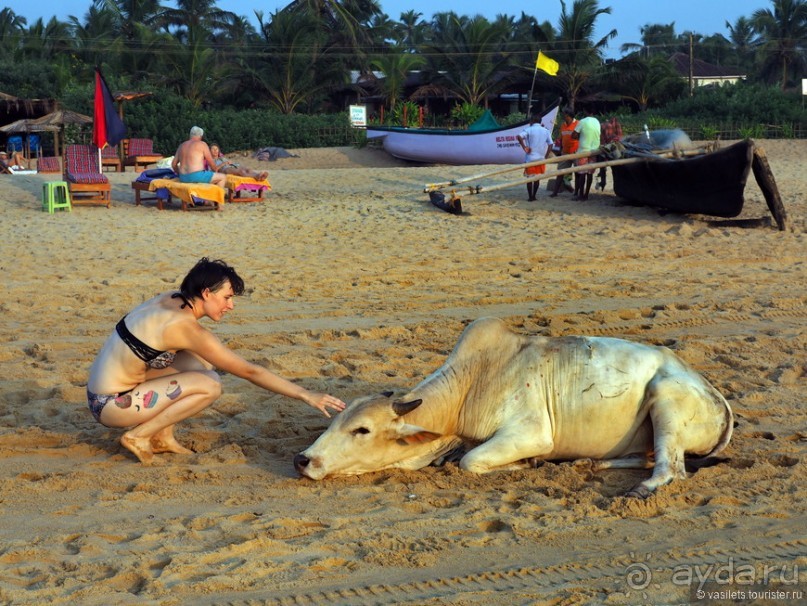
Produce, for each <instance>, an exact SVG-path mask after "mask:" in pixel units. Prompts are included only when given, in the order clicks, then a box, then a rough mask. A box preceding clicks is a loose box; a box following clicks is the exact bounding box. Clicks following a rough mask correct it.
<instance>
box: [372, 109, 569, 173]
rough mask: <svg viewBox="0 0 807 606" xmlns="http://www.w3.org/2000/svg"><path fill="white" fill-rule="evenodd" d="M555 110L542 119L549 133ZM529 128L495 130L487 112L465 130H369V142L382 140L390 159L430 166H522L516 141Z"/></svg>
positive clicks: (522, 125)
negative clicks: (423, 163) (422, 163)
mask: <svg viewBox="0 0 807 606" xmlns="http://www.w3.org/2000/svg"><path fill="white" fill-rule="evenodd" d="M557 115H558V107H557V106H555V107H553V108H552V109H550V110H549V111H548V112H546V113H545V114H544V115H543V116H541V124H543V125H544V126H545V127H546V128H548V129H549V132H552V129H553V128H554V127H555V118H556V117H557ZM527 125H528V123H527V122H521V123H519V124H516V125H513V126H496V121H495V119H493V116H492V115H490V112H489V111H488V112H486V114H485V115H484V116H483V117H482V118H480V120H477V122H475V123H474V124H473V125H471V127H469V128H468V129H467V130H448V129H439V128H403V127H399V126H368V127H367V138H368V139H383V146H384V151H386V152H387V153H388V154H390V155H391V156H395V157H396V158H400V159H402V160H409V161H413V162H426V163H429V164H454V165H466V164H521V163H523V162H524V150H523V149H521V146H520V145H519V144H518V140H517V139H516V137H517V136H518V134H519V133H520V132H521V131H523V130H524V128H525V127H526V126H527Z"/></svg>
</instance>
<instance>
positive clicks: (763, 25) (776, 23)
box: [751, 0, 807, 90]
mask: <svg viewBox="0 0 807 606" xmlns="http://www.w3.org/2000/svg"><path fill="white" fill-rule="evenodd" d="M772 4H773V10H771V9H767V8H766V9H759V10H757V11H754V14H753V16H752V17H751V24H752V26H753V28H754V30H755V31H756V32H757V33H759V35H760V39H761V42H762V44H761V48H760V50H761V52H762V61H763V73H764V74H767V76H768V78H769V79H773V78H774V77H775V76H777V75H779V77H780V82H781V87H782V90H784V89H785V88H786V87H787V84H788V82H789V80H790V78H791V77H792V76H791V70H793V72H794V74H793V75H795V72H797V71H799V70H803V69H804V66H805V58H804V46H805V42H806V41H807V2H806V1H805V0H772Z"/></svg>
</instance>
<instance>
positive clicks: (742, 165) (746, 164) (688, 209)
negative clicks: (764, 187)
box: [611, 140, 754, 217]
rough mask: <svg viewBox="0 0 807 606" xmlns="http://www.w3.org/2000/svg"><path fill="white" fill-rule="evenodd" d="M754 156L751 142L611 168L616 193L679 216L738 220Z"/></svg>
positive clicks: (636, 202) (624, 197) (628, 199)
mask: <svg viewBox="0 0 807 606" xmlns="http://www.w3.org/2000/svg"><path fill="white" fill-rule="evenodd" d="M753 155H754V144H753V142H752V141H749V140H747V141H741V142H739V143H735V144H734V145H731V146H729V147H726V148H724V149H720V150H717V151H714V152H711V153H708V154H704V155H703V156H696V157H694V158H686V159H683V160H670V161H663V160H661V161H659V160H648V161H647V162H640V163H637V164H626V165H623V166H612V167H611V171H612V172H613V177H614V193H615V194H616V195H617V196H619V197H620V198H623V199H624V200H627V201H629V202H632V203H635V204H641V205H645V206H655V207H659V208H665V209H668V210H671V211H675V212H680V213H697V214H702V215H711V216H715V217H736V216H737V215H739V214H740V213H741V212H742V210H743V203H744V198H743V192H744V190H745V184H746V181H747V180H748V173H749V171H750V169H751V163H752V161H753Z"/></svg>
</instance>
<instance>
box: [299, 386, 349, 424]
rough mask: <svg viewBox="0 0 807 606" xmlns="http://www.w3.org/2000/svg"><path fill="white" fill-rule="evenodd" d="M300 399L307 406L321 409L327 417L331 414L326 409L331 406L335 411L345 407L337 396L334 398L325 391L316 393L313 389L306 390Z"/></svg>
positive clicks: (340, 410)
mask: <svg viewBox="0 0 807 606" xmlns="http://www.w3.org/2000/svg"><path fill="white" fill-rule="evenodd" d="M301 399H302V401H303V402H305V403H306V404H308V405H309V406H313V407H314V408H316V409H317V410H319V411H321V412H322V414H324V415H325V416H326V417H328V418H329V419H330V418H331V415H330V414H329V413H328V409H329V408H331V409H333V410H335V411H336V412H342V411H343V410H344V409H345V406H346V404H345V403H344V402H342V400H340V399H339V398H335V397H334V396H329V395H328V394H325V393H317V392H314V391H306V392H305V393H303V396H302V398H301Z"/></svg>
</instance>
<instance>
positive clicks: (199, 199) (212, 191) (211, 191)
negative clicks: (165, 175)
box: [149, 179, 224, 206]
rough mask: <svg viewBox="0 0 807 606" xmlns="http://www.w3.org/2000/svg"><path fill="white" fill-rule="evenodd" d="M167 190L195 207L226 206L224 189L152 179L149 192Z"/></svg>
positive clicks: (206, 184)
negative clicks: (207, 204)
mask: <svg viewBox="0 0 807 606" xmlns="http://www.w3.org/2000/svg"><path fill="white" fill-rule="evenodd" d="M160 188H165V189H167V190H168V191H169V192H171V195H172V196H176V197H177V198H179V199H180V200H182V201H183V202H187V203H188V204H192V205H194V206H200V205H206V204H205V203H208V202H209V203H211V204H217V205H221V204H224V188H223V187H219V186H218V185H210V184H209V183H180V182H179V181H176V180H173V179H152V180H151V181H150V182H149V191H153V192H156V191H157V190H158V189H160Z"/></svg>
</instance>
